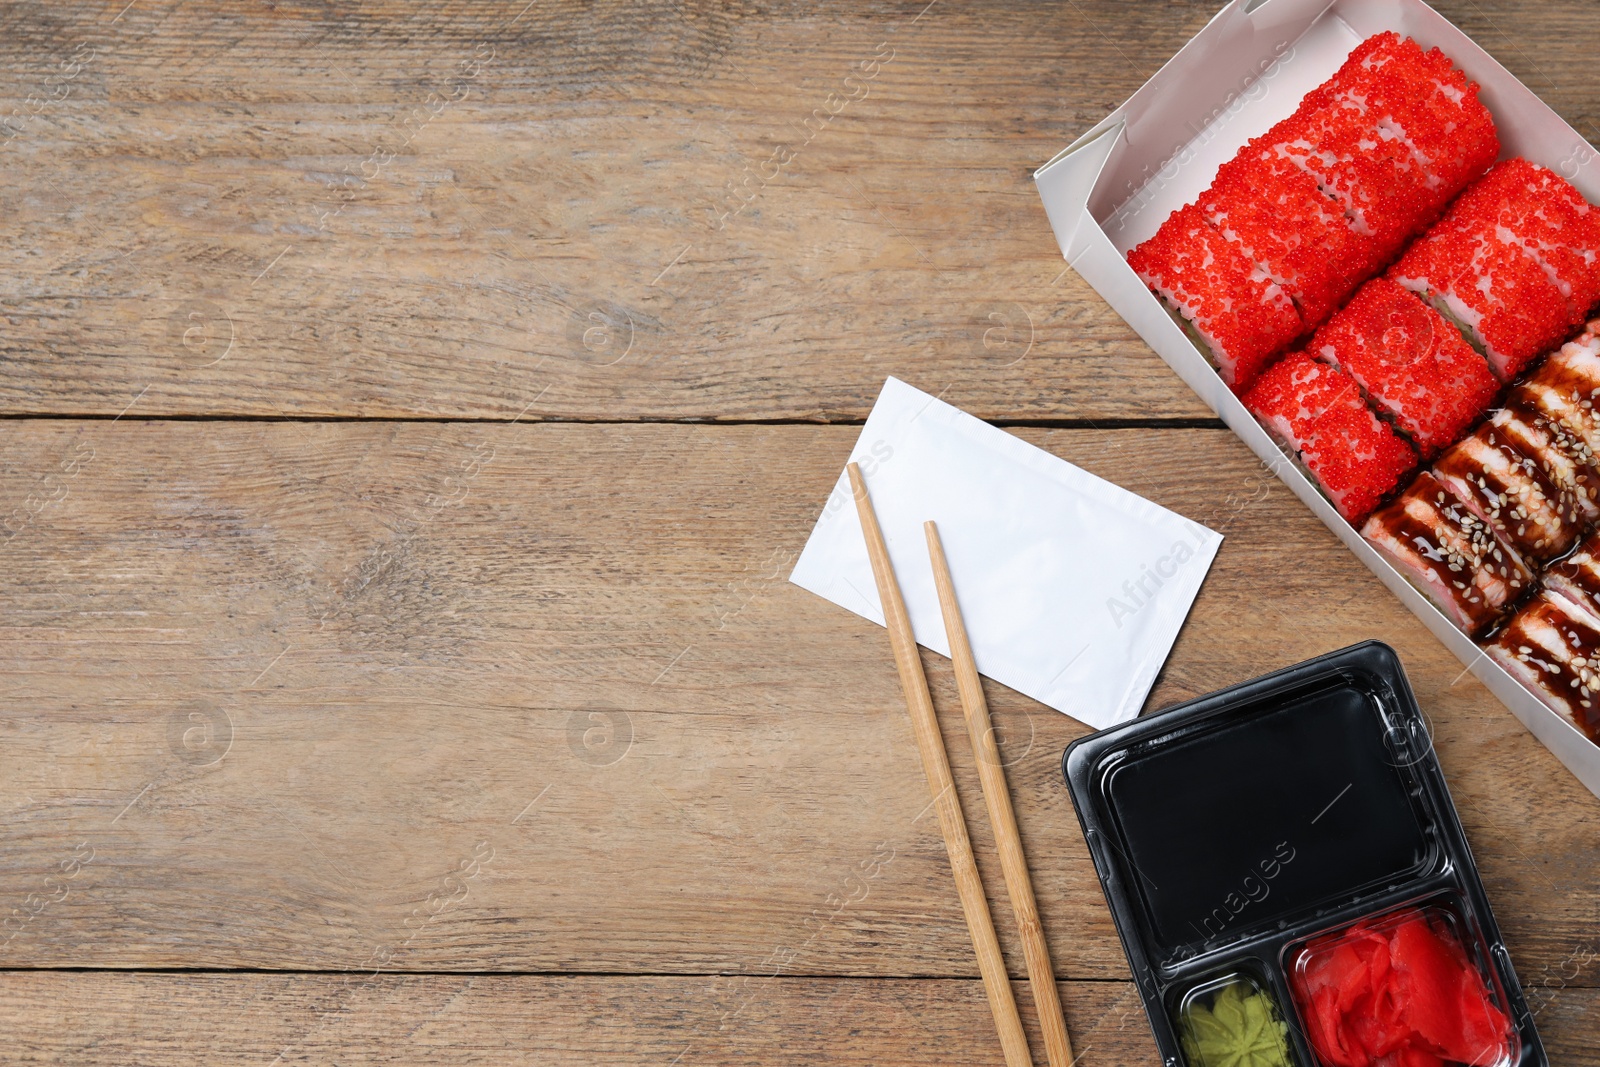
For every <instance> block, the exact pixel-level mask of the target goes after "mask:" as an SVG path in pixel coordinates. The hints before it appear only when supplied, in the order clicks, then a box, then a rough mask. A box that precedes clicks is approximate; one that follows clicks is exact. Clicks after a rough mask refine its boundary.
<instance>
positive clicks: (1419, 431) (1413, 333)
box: [1310, 278, 1500, 456]
mask: <svg viewBox="0 0 1600 1067" xmlns="http://www.w3.org/2000/svg"><path fill="white" fill-rule="evenodd" d="M1310 352H1311V353H1312V354H1313V355H1315V356H1317V357H1318V358H1319V359H1321V360H1323V361H1324V362H1327V363H1331V364H1333V365H1334V366H1336V367H1338V368H1339V369H1340V370H1343V371H1344V372H1345V373H1347V374H1349V375H1350V377H1352V378H1354V379H1355V380H1356V381H1357V382H1358V383H1359V384H1360V385H1361V388H1362V389H1363V390H1365V392H1366V394H1367V397H1368V399H1370V400H1371V401H1372V403H1373V405H1374V406H1375V407H1377V408H1378V409H1379V410H1380V411H1381V412H1383V413H1385V414H1387V415H1388V416H1389V417H1391V418H1392V419H1393V420H1394V423H1395V425H1396V426H1398V427H1399V428H1400V429H1401V430H1403V431H1405V433H1406V434H1407V436H1409V437H1410V438H1411V440H1412V442H1413V443H1415V444H1416V446H1417V449H1418V451H1420V452H1421V453H1422V454H1423V455H1424V456H1431V455H1433V454H1434V453H1436V452H1438V451H1439V450H1440V449H1441V448H1443V447H1445V446H1446V445H1449V444H1450V443H1451V442H1453V441H1456V440H1458V439H1460V437H1461V434H1462V433H1463V432H1465V430H1466V429H1467V427H1469V426H1471V425H1472V424H1473V423H1474V422H1476V421H1477V419H1478V417H1479V416H1480V415H1482V414H1483V413H1484V411H1485V410H1487V408H1488V406H1489V402H1490V401H1492V400H1493V399H1494V396H1495V393H1497V392H1498V391H1499V389H1500V383H1499V382H1498V381H1496V380H1495V377H1494V375H1493V374H1491V373H1489V367H1488V365H1487V364H1486V363H1484V361H1483V357H1482V356H1480V355H1478V353H1476V352H1474V351H1473V350H1472V348H1471V347H1470V346H1469V345H1468V344H1467V343H1466V342H1465V341H1463V340H1462V339H1461V335H1460V334H1459V333H1457V332H1456V330H1455V328H1454V327H1452V326H1451V325H1450V324H1449V323H1448V322H1446V321H1445V320H1444V319H1443V318H1442V317H1440V315H1439V313H1438V312H1437V311H1435V310H1434V309H1433V308H1431V307H1429V306H1428V305H1427V304H1425V303H1423V302H1422V300H1421V299H1420V298H1418V297H1417V295H1416V294H1415V293H1412V292H1410V291H1408V290H1406V289H1403V288H1401V287H1400V286H1398V285H1396V284H1395V283H1394V282H1391V281H1389V280H1387V279H1385V278H1374V279H1372V281H1370V282H1368V283H1367V284H1366V285H1364V286H1362V287H1361V290H1360V292H1358V293H1356V295H1355V297H1354V298H1353V299H1352V300H1351V301H1350V303H1348V304H1346V305H1345V306H1344V308H1343V309H1342V310H1341V311H1339V312H1338V313H1337V314H1335V315H1334V316H1333V318H1331V319H1329V320H1328V321H1327V322H1325V323H1324V324H1323V325H1322V326H1321V327H1320V328H1319V329H1318V330H1317V333H1316V336H1315V337H1314V338H1313V339H1312V342H1311V346H1310Z"/></svg>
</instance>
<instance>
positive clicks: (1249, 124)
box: [1034, 0, 1600, 796]
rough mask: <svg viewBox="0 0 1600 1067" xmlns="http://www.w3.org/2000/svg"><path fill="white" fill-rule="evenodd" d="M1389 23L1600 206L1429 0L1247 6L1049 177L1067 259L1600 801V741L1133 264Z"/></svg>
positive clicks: (1531, 155)
mask: <svg viewBox="0 0 1600 1067" xmlns="http://www.w3.org/2000/svg"><path fill="white" fill-rule="evenodd" d="M1386 30H1393V31H1395V32H1397V33H1399V34H1402V35H1405V36H1409V37H1411V38H1414V39H1415V40H1416V41H1417V43H1418V44H1420V45H1422V47H1423V48H1434V47H1436V48H1438V49H1440V50H1441V51H1442V52H1443V53H1444V54H1445V55H1446V56H1448V57H1449V58H1450V59H1451V60H1452V61H1453V62H1454V63H1455V65H1456V66H1457V67H1458V68H1460V69H1461V70H1462V71H1463V72H1464V73H1465V74H1466V76H1467V77H1468V78H1470V79H1472V80H1473V81H1475V82H1477V83H1478V84H1479V85H1480V86H1481V92H1480V97H1479V98H1480V99H1481V100H1482V101H1483V103H1484V104H1485V105H1486V106H1487V107H1488V108H1489V111H1490V112H1491V113H1492V114H1493V116H1494V118H1495V122H1496V125H1497V127H1498V129H1499V134H1500V139H1501V142H1502V153H1501V154H1502V158H1506V157H1511V156H1523V157H1526V158H1528V159H1531V160H1533V161H1534V162H1536V163H1540V164H1543V165H1544V166H1546V167H1548V168H1550V169H1551V170H1553V171H1555V172H1556V173H1558V174H1560V175H1561V176H1562V177H1564V178H1566V179H1567V180H1568V181H1570V182H1572V184H1573V185H1574V186H1576V187H1577V189H1578V190H1579V192H1581V193H1582V194H1583V195H1584V196H1585V197H1586V198H1587V199H1588V200H1589V201H1590V202H1591V203H1600V161H1597V160H1600V153H1597V152H1596V150H1595V149H1594V148H1593V147H1592V146H1591V145H1590V144H1589V143H1588V142H1587V141H1586V140H1584V138H1582V137H1580V136H1579V135H1578V133H1577V132H1576V131H1574V130H1573V129H1572V127H1571V126H1569V125H1567V123H1566V122H1565V121H1563V120H1562V119H1561V117H1560V116H1559V115H1557V114H1556V113H1555V112H1554V111H1552V110H1551V109H1550V108H1549V106H1548V105H1546V104H1545V103H1544V102H1543V101H1541V100H1540V99H1539V98H1538V97H1537V96H1536V95H1534V93H1533V92H1532V91H1531V90H1529V89H1528V87H1527V86H1525V85H1523V84H1522V83H1521V82H1520V81H1518V80H1517V79H1516V78H1515V77H1513V76H1512V75H1511V74H1510V72H1508V71H1507V70H1506V69H1505V68H1504V67H1502V66H1501V65H1500V64H1499V63H1497V62H1496V61H1495V60H1494V59H1493V58H1491V57H1490V56H1489V54H1488V53H1487V52H1485V51H1484V50H1483V49H1482V48H1480V47H1478V46H1477V45H1476V44H1474V43H1473V41H1472V39H1471V38H1470V37H1468V36H1467V35H1466V34H1465V33H1463V32H1462V31H1461V30H1459V29H1457V28H1456V27H1455V26H1454V25H1452V24H1451V23H1450V22H1449V20H1447V19H1445V18H1444V17H1443V16H1442V15H1440V14H1439V13H1438V12H1436V11H1434V10H1433V9H1432V8H1430V7H1428V6H1427V5H1426V4H1424V3H1422V2H1421V0H1332V2H1330V0H1234V2H1233V3H1230V4H1229V5H1228V6H1227V7H1225V8H1223V9H1222V11H1221V12H1220V13H1219V14H1218V15H1217V16H1216V17H1215V18H1214V19H1213V20H1212V21H1211V22H1210V24H1208V25H1207V26H1206V27H1205V28H1204V29H1203V30H1201V31H1200V32H1199V33H1198V34H1197V35H1196V36H1195V37H1194V38H1193V39H1192V40H1191V41H1190V42H1189V43H1188V44H1187V45H1185V46H1184V48H1183V49H1182V50H1181V51H1180V52H1179V53H1178V54H1177V55H1176V56H1174V57H1173V58H1172V60H1171V61H1170V62H1168V63H1167V64H1166V66H1164V67H1162V68H1161V70H1160V71H1158V72H1157V73H1156V75H1155V76H1154V77H1152V78H1151V79H1150V80H1149V81H1148V82H1146V83H1145V84H1144V86H1143V87H1142V88H1140V89H1139V91H1138V92H1136V93H1134V94H1133V96H1132V97H1130V98H1129V99H1128V101H1127V102H1126V103H1124V104H1123V105H1122V106H1121V107H1119V108H1117V109H1116V110H1115V111H1113V112H1112V113H1111V114H1110V115H1107V116H1106V117H1105V118H1104V119H1103V120H1102V121H1100V122H1099V123H1097V124H1096V125H1095V126H1094V128H1093V129H1091V130H1089V131H1088V132H1087V133H1085V134H1084V135H1083V136H1082V137H1080V138H1078V139H1077V140H1076V141H1074V142H1073V143H1072V144H1071V145H1069V146H1068V147H1067V148H1066V149H1064V150H1063V151H1062V152H1061V153H1060V154H1059V155H1057V156H1056V157H1055V158H1054V159H1052V160H1051V161H1050V162H1049V163H1046V164H1045V165H1044V166H1043V167H1041V168H1040V169H1039V171H1038V172H1037V173H1036V174H1035V176H1034V178H1035V181H1036V183H1037V185H1038V189H1039V195H1040V197H1041V198H1042V199H1043V201H1044V207H1045V211H1046V213H1047V214H1048V215H1049V217H1050V225H1051V227H1052V228H1053V229H1054V230H1055V233H1056V238H1057V240H1058V241H1059V242H1060V244H1061V250H1062V253H1063V254H1064V255H1065V256H1066V259H1067V262H1068V263H1069V264H1070V265H1071V266H1072V267H1073V269H1075V270H1076V271H1077V272H1078V274H1079V275H1081V276H1082V277H1083V278H1084V279H1085V280H1086V281H1088V282H1089V284H1090V285H1092V286H1094V288H1095V289H1096V290H1097V291H1098V292H1099V293H1100V295H1101V296H1103V297H1104V298H1105V299H1106V301H1107V302H1108V303H1110V304H1111V306H1112V307H1113V308H1115V309H1116V310H1117V312H1118V313H1119V314H1121V315H1122V317H1123V318H1124V319H1126V320H1127V322H1128V324H1129V325H1131V326H1132V327H1133V328H1134V329H1135V330H1137V331H1138V333H1139V335H1140V336H1141V337H1143V338H1144V340H1145V341H1146V342H1148V343H1149V345H1150V346H1151V347H1152V348H1154V349H1155V350H1156V352H1158V353H1159V354H1160V355H1161V358H1162V359H1164V360H1165V361H1166V362H1167V364H1168V365H1170V366H1171V367H1172V369H1173V370H1175V371H1177V372H1178V375H1179V376H1180V377H1181V378H1183V380H1184V381H1185V382H1187V383H1188V384H1189V386H1190V387H1191V388H1192V389H1194V391H1195V392H1196V393H1198V394H1199V395H1200V397H1201V399H1202V400H1204V401H1205V402H1206V404H1208V405H1209V406H1210V407H1211V409H1212V410H1213V411H1215V412H1216V413H1217V415H1218V416H1220V417H1221V418H1222V419H1223V421H1225V422H1226V423H1227V424H1228V425H1229V426H1230V427H1231V428H1232V429H1233V431H1234V432H1235V433H1237V434H1238V435H1239V436H1240V437H1241V438H1243V440H1244V441H1245V443H1246V444H1248V445H1249V446H1250V448H1251V449H1252V450H1253V451H1254V452H1255V454H1256V455H1257V456H1259V457H1260V458H1261V460H1262V462H1263V463H1265V464H1266V465H1267V466H1268V467H1269V468H1270V469H1272V470H1273V472H1274V473H1276V474H1277V476H1278V477H1279V478H1280V479H1282V481H1283V482H1284V483H1285V484H1286V485H1288V486H1289V488H1290V489H1292V490H1294V492H1295V494H1296V495H1297V496H1299V497H1300V499H1301V500H1303V501H1304V502H1305V504H1306V506H1307V507H1309V508H1311V510H1312V511H1314V512H1316V513H1317V515H1318V516H1319V517H1320V518H1321V519H1322V521H1323V522H1325V523H1326V524H1327V525H1328V528H1329V529H1331V530H1332V531H1333V532H1334V534H1336V535H1337V536H1338V537H1339V538H1340V540H1342V541H1343V542H1344V543H1345V544H1346V545H1347V546H1348V547H1349V549H1350V551H1352V552H1354V553H1355V554H1356V555H1357V556H1359V557H1360V558H1361V560H1362V562H1364V563H1365V564H1366V565H1367V566H1368V567H1369V568H1371V569H1372V571H1373V572H1374V573H1375V574H1377V575H1378V577H1379V578H1380V579H1382V580H1383V583H1384V584H1385V585H1387V586H1388V587H1389V589H1390V590H1391V591H1392V592H1393V593H1394V594H1395V596H1397V597H1399V598H1400V599H1401V600H1402V601H1404V602H1405V604H1406V606H1407V607H1409V608H1410V609H1411V610H1412V611H1413V612H1414V613H1415V614H1416V615H1417V616H1418V617H1419V618H1420V619H1422V621H1423V622H1424V623H1426V624H1427V626H1428V628H1429V629H1430V630H1432V631H1433V633H1434V635H1435V636H1437V637H1438V638H1439V640H1440V641H1443V642H1444V643H1445V645H1446V646H1448V647H1449V649H1450V650H1451V651H1452V652H1454V653H1455V654H1456V656H1458V657H1459V658H1460V659H1461V661H1462V663H1464V664H1466V665H1467V667H1468V669H1470V670H1471V671H1472V673H1473V674H1474V675H1475V676H1477V678H1478V679H1479V680H1480V681H1482V682H1483V684H1484V685H1486V686H1488V688H1489V689H1490V690H1491V691H1492V692H1493V693H1494V694H1495V695H1496V696H1497V697H1499V698H1500V700H1501V701H1503V702H1504V703H1505V705H1506V706H1507V707H1508V708H1510V709H1511V711H1512V712H1513V713H1514V714H1515V715H1516V716H1517V718H1519V719H1520V720H1522V722H1523V723H1524V724H1525V725H1526V726H1527V727H1528V729H1530V730H1532V731H1533V733H1534V735H1535V736H1536V737H1538V738H1539V740H1540V741H1542V742H1543V743H1544V744H1545V745H1546V746H1547V747H1548V748H1549V749H1550V750H1551V751H1552V752H1554V753H1555V754H1556V756H1557V758H1559V759H1560V760H1561V762H1562V763H1563V764H1565V765H1566V766H1567V768H1568V769H1569V770H1571V771H1572V773H1573V774H1575V775H1577V777H1578V779H1579V780H1580V781H1582V782H1583V784H1584V785H1586V786H1587V787H1588V788H1589V789H1590V790H1591V791H1592V792H1594V793H1595V794H1596V795H1597V796H1600V746H1596V745H1594V744H1592V743H1591V742H1590V741H1589V740H1588V738H1586V737H1585V736H1584V735H1583V734H1582V733H1580V732H1579V731H1578V729H1577V728H1576V727H1575V726H1573V725H1572V724H1571V723H1569V722H1568V721H1567V720H1566V719H1565V718H1564V717H1563V716H1561V715H1559V714H1557V713H1556V712H1554V711H1552V710H1550V709H1549V708H1547V707H1546V706H1545V705H1544V704H1543V703H1541V702H1540V701H1539V699H1538V698H1537V697H1535V696H1534V695H1533V694H1532V693H1530V692H1529V691H1528V690H1526V689H1524V688H1523V686H1522V685H1521V683H1519V682H1518V681H1517V680H1516V679H1515V678H1513V677H1512V676H1511V675H1509V674H1507V673H1506V671H1505V670H1504V669H1503V668H1501V667H1500V665H1499V664H1497V663H1495V662H1494V661H1493V660H1491V659H1490V658H1489V657H1488V656H1486V655H1485V654H1483V653H1482V652H1481V651H1480V650H1479V648H1478V647H1477V645H1476V644H1474V643H1473V641H1472V640H1471V639H1470V638H1469V637H1467V636H1466V635H1465V634H1464V633H1462V632H1461V631H1460V630H1459V629H1457V628H1456V627H1455V625H1453V624H1452V623H1451V621H1450V620H1449V619H1448V618H1447V617H1446V616H1445V615H1444V614H1443V613H1442V612H1440V611H1439V610H1438V609H1437V608H1435V607H1434V606H1433V605H1432V604H1431V603H1430V602H1429V601H1428V600H1427V599H1426V598H1425V597H1424V596H1423V595H1422V594H1421V593H1419V592H1418V591H1417V590H1416V589H1414V588H1413V587H1412V586H1411V585H1410V584H1409V583H1408V582H1407V581H1406V580H1405V579H1404V578H1402V577H1401V575H1400V574H1399V573H1398V572H1397V571H1396V570H1395V569H1394V568H1393V567H1391V566H1390V565H1389V564H1388V563H1387V562H1386V561H1385V560H1384V559H1383V558H1382V557H1381V556H1379V555H1378V553H1377V552H1376V551H1374V550H1373V548H1372V547H1371V546H1370V545H1368V544H1367V543H1366V542H1365V541H1364V540H1363V539H1362V537H1361V535H1360V533H1359V532H1358V531H1357V530H1356V529H1355V528H1353V527H1352V526H1351V525H1350V524H1349V523H1348V522H1346V521H1345V520H1344V519H1343V518H1342V517H1341V516H1340V515H1339V513H1338V512H1337V511H1336V510H1335V509H1334V507H1333V505H1331V504H1330V503H1329V502H1328V501H1327V500H1326V499H1325V498H1324V497H1323V496H1322V494H1321V493H1320V492H1319V491H1318V489H1317V487H1316V486H1315V485H1314V484H1312V482H1311V481H1310V480H1309V479H1308V478H1307V477H1306V475H1305V474H1304V473H1302V472H1301V470H1300V469H1299V468H1298V467H1297V466H1296V464H1295V463H1294V462H1293V461H1292V460H1291V459H1290V457H1289V456H1287V455H1286V454H1285V453H1284V452H1283V451H1282V450H1281V449H1280V448H1279V447H1278V445H1277V444H1276V443H1275V442H1274V441H1273V440H1272V439H1271V438H1270V437H1269V436H1268V435H1267V433H1266V431H1265V430H1264V429H1262V427H1261V426H1260V425H1259V424H1258V423H1257V422H1256V420H1255V419H1254V418H1253V417H1252V416H1251V415H1250V413H1249V412H1248V411H1247V410H1246V409H1245V407H1244V405H1243V404H1242V403H1241V402H1240V401H1239V399H1238V398H1237V397H1236V396H1234V395H1233V393H1232V392H1231V391H1229V389H1228V387H1227V386H1226V385H1225V384H1224V383H1223V381H1222V379H1221V378H1220V377H1219V376H1218V374H1217V372H1216V370H1215V369H1213V368H1212V366H1211V364H1210V363H1209V362H1208V361H1207V360H1206V358H1205V357H1204V356H1203V355H1202V354H1201V353H1200V352H1199V350H1198V349H1196V348H1195V346H1194V345H1193V343H1191V342H1190V340H1189V339H1188V337H1187V336H1186V335H1185V334H1184V332H1183V330H1182V329H1181V328H1180V327H1179V326H1178V325H1177V323H1176V322H1175V321H1174V320H1173V318H1172V317H1171V316H1170V315H1169V314H1168V313H1167V311H1166V310H1165V309H1164V308H1163V306H1162V305H1161V303H1160V301H1159V300H1158V299H1157V298H1156V297H1155V295H1154V294H1152V293H1151V292H1150V290H1149V289H1148V288H1147V287H1146V286H1145V284H1144V283H1143V282H1142V281H1140V280H1139V278H1138V277H1137V276H1136V275H1135V274H1134V272H1133V269H1132V268H1131V267H1129V266H1128V263H1127V259H1126V255H1127V253H1128V251H1129V249H1131V248H1133V247H1134V246H1136V245H1138V244H1139V243H1140V242H1142V241H1144V240H1145V239H1147V238H1149V237H1150V236H1152V235H1153V234H1154V233H1155V232H1156V230H1157V228H1158V227H1159V226H1160V225H1161V223H1162V222H1163V221H1164V220H1165V219H1166V218H1167V216H1168V215H1169V214H1170V213H1171V212H1172V211H1174V210H1175V209H1177V208H1179V207H1182V206H1183V205H1184V204H1187V203H1189V202H1191V201H1193V200H1195V199H1196V198H1198V197H1199V196H1200V194H1201V193H1203V192H1204V191H1205V190H1206V188H1207V187H1208V186H1209V185H1210V184H1211V182H1212V180H1213V179H1214V178H1215V177H1216V174H1217V170H1218V168H1219V167H1220V166H1221V165H1222V164H1223V163H1225V162H1227V161H1228V160H1229V159H1231V158H1232V157H1233V156H1234V154H1235V153H1236V152H1237V151H1238V150H1239V149H1240V148H1241V147H1242V146H1243V145H1244V144H1245V143H1246V142H1247V141H1249V140H1250V139H1251V138H1252V137H1257V136H1260V135H1261V134H1263V133H1265V132H1266V131H1267V130H1268V129H1269V128H1270V127H1272V126H1273V125H1274V124H1275V123H1277V122H1279V121H1280V120H1282V119H1284V118H1287V117H1288V116H1289V115H1290V114H1292V113H1293V112H1294V110H1295V108H1296V107H1297V106H1298V105H1299V103H1300V101H1301V99H1302V98H1303V97H1304V96H1305V94H1306V93H1308V92H1310V91H1311V90H1312V89H1314V88H1316V87H1317V86H1318V85H1320V84H1321V83H1322V82H1324V81H1326V80H1327V79H1328V78H1330V77H1332V76H1333V74H1334V72H1335V71H1336V70H1338V68H1339V66H1340V64H1341V63H1343V62H1344V59H1345V57H1346V56H1347V55H1349V53H1350V51H1351V50H1352V49H1353V48H1355V46H1356V45H1357V44H1359V43H1360V42H1361V41H1362V40H1364V39H1365V38H1367V37H1370V36H1372V35H1374V34H1378V33H1382V32H1384V31H1386Z"/></svg>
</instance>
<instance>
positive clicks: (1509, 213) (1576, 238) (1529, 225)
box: [1483, 159, 1600, 326]
mask: <svg viewBox="0 0 1600 1067" xmlns="http://www.w3.org/2000/svg"><path fill="white" fill-rule="evenodd" d="M1483 183H1484V184H1485V185H1486V186H1490V187H1491V188H1492V190H1493V192H1494V194H1495V196H1497V197H1498V198H1499V200H1500V214H1499V217H1498V219H1497V222H1498V224H1499V225H1500V226H1503V227H1505V228H1506V229H1507V230H1509V231H1510V232H1512V233H1514V234H1516V235H1517V238H1518V240H1519V241H1520V242H1521V244H1522V247H1523V250H1524V251H1526V252H1527V253H1528V254H1529V255H1531V256H1532V257H1533V258H1534V259H1535V260H1537V261H1538V263H1539V265H1540V266H1541V267H1542V268H1544V272H1545V274H1547V275H1548V276H1549V278H1550V280H1551V281H1552V282H1554V283H1555V285H1556V288H1558V289H1560V290H1561V295H1562V296H1564V297H1565V298H1566V301H1567V309H1568V311H1569V312H1570V314H1569V316H1568V317H1569V320H1570V322H1571V323H1572V325H1574V326H1576V325H1577V324H1578V323H1580V322H1582V321H1583V320H1584V319H1586V318H1587V317H1588V315H1589V310H1590V309H1591V308H1593V307H1594V306H1595V303H1596V302H1597V301H1600V211H1596V210H1595V209H1594V208H1593V207H1591V206H1590V205H1589V202H1588V201H1587V200H1585V199H1584V198H1583V195H1582V194H1581V193H1579V192H1578V190H1576V189H1574V188H1573V187H1572V185H1571V183H1569V182H1567V181H1566V180H1564V179H1563V178H1561V177H1560V176H1559V175H1556V174H1554V173H1552V172H1551V171H1549V170H1546V169H1545V168H1544V167H1541V166H1539V165H1538V164H1537V163H1530V162H1529V161H1528V160H1526V159H1508V160H1506V161H1505V162H1504V163H1502V164H1501V165H1500V166H1498V167H1496V168H1495V169H1494V170H1493V171H1491V172H1490V173H1489V176H1488V177H1486V178H1484V180H1483Z"/></svg>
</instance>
